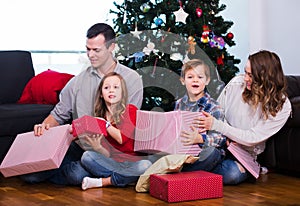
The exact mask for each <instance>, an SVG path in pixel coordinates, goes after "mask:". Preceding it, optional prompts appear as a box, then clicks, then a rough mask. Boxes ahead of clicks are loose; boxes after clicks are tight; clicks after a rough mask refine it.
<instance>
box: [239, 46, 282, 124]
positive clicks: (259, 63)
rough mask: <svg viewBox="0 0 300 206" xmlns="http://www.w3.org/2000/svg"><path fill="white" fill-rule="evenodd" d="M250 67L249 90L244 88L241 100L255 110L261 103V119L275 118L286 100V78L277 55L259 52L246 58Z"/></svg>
mask: <svg viewBox="0 0 300 206" xmlns="http://www.w3.org/2000/svg"><path fill="white" fill-rule="evenodd" d="M248 60H249V61H250V65H251V73H252V85H251V90H248V89H246V88H245V90H244V92H243V99H244V101H245V102H247V103H248V104H250V105H252V106H253V108H254V109H256V108H257V107H258V105H259V103H261V109H262V114H263V118H265V119H266V118H268V116H269V115H272V116H273V117H274V116H276V114H277V112H279V111H280V110H281V109H282V107H283V104H284V102H285V100H286V98H287V93H286V88H287V83H286V78H285V76H284V73H283V70H282V66H281V62H280V59H279V57H278V56H277V54H275V53H273V52H270V51H265V50H263V51H259V52H257V53H255V54H252V55H250V56H249V57H248Z"/></svg>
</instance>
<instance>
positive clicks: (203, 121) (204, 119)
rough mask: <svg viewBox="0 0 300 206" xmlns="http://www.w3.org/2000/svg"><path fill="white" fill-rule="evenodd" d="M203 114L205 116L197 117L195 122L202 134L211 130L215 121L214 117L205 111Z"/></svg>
mask: <svg viewBox="0 0 300 206" xmlns="http://www.w3.org/2000/svg"><path fill="white" fill-rule="evenodd" d="M202 113H203V116H201V117H197V118H195V119H194V121H193V125H194V127H196V128H198V129H199V130H198V132H200V133H202V132H205V131H207V130H211V127H212V124H213V121H214V117H213V116H212V115H211V114H210V113H208V112H205V111H202Z"/></svg>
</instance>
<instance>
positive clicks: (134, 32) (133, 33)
mask: <svg viewBox="0 0 300 206" xmlns="http://www.w3.org/2000/svg"><path fill="white" fill-rule="evenodd" d="M130 33H131V34H132V35H133V36H134V37H136V38H138V39H140V34H141V33H142V32H141V31H138V28H137V23H136V22H135V29H134V31H131V32H130Z"/></svg>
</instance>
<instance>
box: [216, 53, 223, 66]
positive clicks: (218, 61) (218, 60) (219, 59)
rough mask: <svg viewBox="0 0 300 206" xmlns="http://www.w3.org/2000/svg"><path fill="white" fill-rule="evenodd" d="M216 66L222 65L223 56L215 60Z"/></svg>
mask: <svg viewBox="0 0 300 206" xmlns="http://www.w3.org/2000/svg"><path fill="white" fill-rule="evenodd" d="M217 65H224V61H223V55H222V56H219V57H218V58H217Z"/></svg>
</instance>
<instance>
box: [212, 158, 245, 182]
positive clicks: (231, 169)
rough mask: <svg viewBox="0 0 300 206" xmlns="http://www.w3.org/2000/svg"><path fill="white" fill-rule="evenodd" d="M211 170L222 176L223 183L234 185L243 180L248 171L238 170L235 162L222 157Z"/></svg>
mask: <svg viewBox="0 0 300 206" xmlns="http://www.w3.org/2000/svg"><path fill="white" fill-rule="evenodd" d="M211 172H213V173H215V174H219V175H222V176H223V184H225V185H236V184H239V183H241V182H243V181H245V180H246V179H247V178H248V177H249V173H248V172H247V171H246V170H245V171H243V172H242V171H240V169H239V167H238V165H237V162H236V161H235V160H233V159H229V158H228V159H224V160H223V161H222V162H221V163H220V164H218V165H217V166H216V167H215V168H214V169H213V170H212V171H211Z"/></svg>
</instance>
